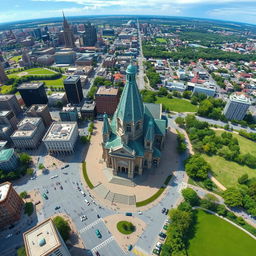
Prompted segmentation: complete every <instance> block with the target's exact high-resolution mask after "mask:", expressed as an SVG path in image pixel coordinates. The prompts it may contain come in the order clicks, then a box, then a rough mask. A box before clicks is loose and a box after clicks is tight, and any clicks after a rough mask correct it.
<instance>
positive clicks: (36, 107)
mask: <svg viewBox="0 0 256 256" xmlns="http://www.w3.org/2000/svg"><path fill="white" fill-rule="evenodd" d="M46 107H47V105H46V104H34V105H32V106H31V107H30V108H29V109H28V110H27V112H30V111H36V112H41V111H43V110H44V109H45V108H46Z"/></svg>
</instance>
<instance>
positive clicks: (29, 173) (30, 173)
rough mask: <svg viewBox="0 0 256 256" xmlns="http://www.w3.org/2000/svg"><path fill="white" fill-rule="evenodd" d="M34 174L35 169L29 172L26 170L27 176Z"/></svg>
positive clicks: (29, 169) (30, 169)
mask: <svg viewBox="0 0 256 256" xmlns="http://www.w3.org/2000/svg"><path fill="white" fill-rule="evenodd" d="M33 173H34V169H33V168H28V169H27V170H26V174H27V175H32V174H33Z"/></svg>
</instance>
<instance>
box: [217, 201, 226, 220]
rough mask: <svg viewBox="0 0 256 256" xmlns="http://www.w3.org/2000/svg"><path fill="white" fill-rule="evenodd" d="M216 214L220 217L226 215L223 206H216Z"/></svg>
mask: <svg viewBox="0 0 256 256" xmlns="http://www.w3.org/2000/svg"><path fill="white" fill-rule="evenodd" d="M216 212H217V213H218V214H219V215H221V216H224V217H225V216H226V215H227V209H226V207H225V206H224V205H223V204H219V205H218V206H217V209H216Z"/></svg>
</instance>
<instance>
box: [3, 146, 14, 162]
mask: <svg viewBox="0 0 256 256" xmlns="http://www.w3.org/2000/svg"><path fill="white" fill-rule="evenodd" d="M13 153H14V149H13V148H8V149H2V150H1V151H0V162H6V161H8V160H9V159H10V157H11V156H12V155H13Z"/></svg>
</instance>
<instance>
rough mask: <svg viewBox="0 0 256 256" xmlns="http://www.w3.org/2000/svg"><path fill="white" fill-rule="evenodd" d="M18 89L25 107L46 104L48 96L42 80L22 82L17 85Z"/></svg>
mask: <svg viewBox="0 0 256 256" xmlns="http://www.w3.org/2000/svg"><path fill="white" fill-rule="evenodd" d="M18 91H19V93H20V95H21V97H22V99H23V101H24V103H25V105H26V106H27V107H30V106H31V105H33V104H47V103H48V98H47V95H46V91H45V88H44V84H43V83H42V82H38V83H35V82H34V83H23V84H21V85H20V86H18Z"/></svg>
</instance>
